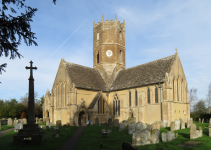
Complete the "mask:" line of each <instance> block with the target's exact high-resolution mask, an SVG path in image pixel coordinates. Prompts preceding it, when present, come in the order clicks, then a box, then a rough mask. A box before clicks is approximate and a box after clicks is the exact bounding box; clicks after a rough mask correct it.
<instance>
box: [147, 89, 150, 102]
mask: <svg viewBox="0 0 211 150" xmlns="http://www.w3.org/2000/svg"><path fill="white" fill-rule="evenodd" d="M147 100H148V104H150V90H149V88H148V90H147Z"/></svg>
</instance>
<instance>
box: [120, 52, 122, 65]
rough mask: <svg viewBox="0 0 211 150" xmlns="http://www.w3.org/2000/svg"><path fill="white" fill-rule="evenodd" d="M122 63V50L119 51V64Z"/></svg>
mask: <svg viewBox="0 0 211 150" xmlns="http://www.w3.org/2000/svg"><path fill="white" fill-rule="evenodd" d="M121 62H122V50H120V51H119V63H121Z"/></svg>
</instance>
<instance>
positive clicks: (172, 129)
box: [170, 121, 175, 131]
mask: <svg viewBox="0 0 211 150" xmlns="http://www.w3.org/2000/svg"><path fill="white" fill-rule="evenodd" d="M174 130H175V122H174V121H173V122H171V125H170V131H174Z"/></svg>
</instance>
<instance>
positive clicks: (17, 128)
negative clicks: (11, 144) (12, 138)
mask: <svg viewBox="0 0 211 150" xmlns="http://www.w3.org/2000/svg"><path fill="white" fill-rule="evenodd" d="M20 129H23V124H22V123H18V124H17V125H15V128H14V132H18V131H19V130H20Z"/></svg>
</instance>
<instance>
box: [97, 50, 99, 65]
mask: <svg viewBox="0 0 211 150" xmlns="http://www.w3.org/2000/svg"><path fill="white" fill-rule="evenodd" d="M97 63H98V64H99V52H98V53H97Z"/></svg>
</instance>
